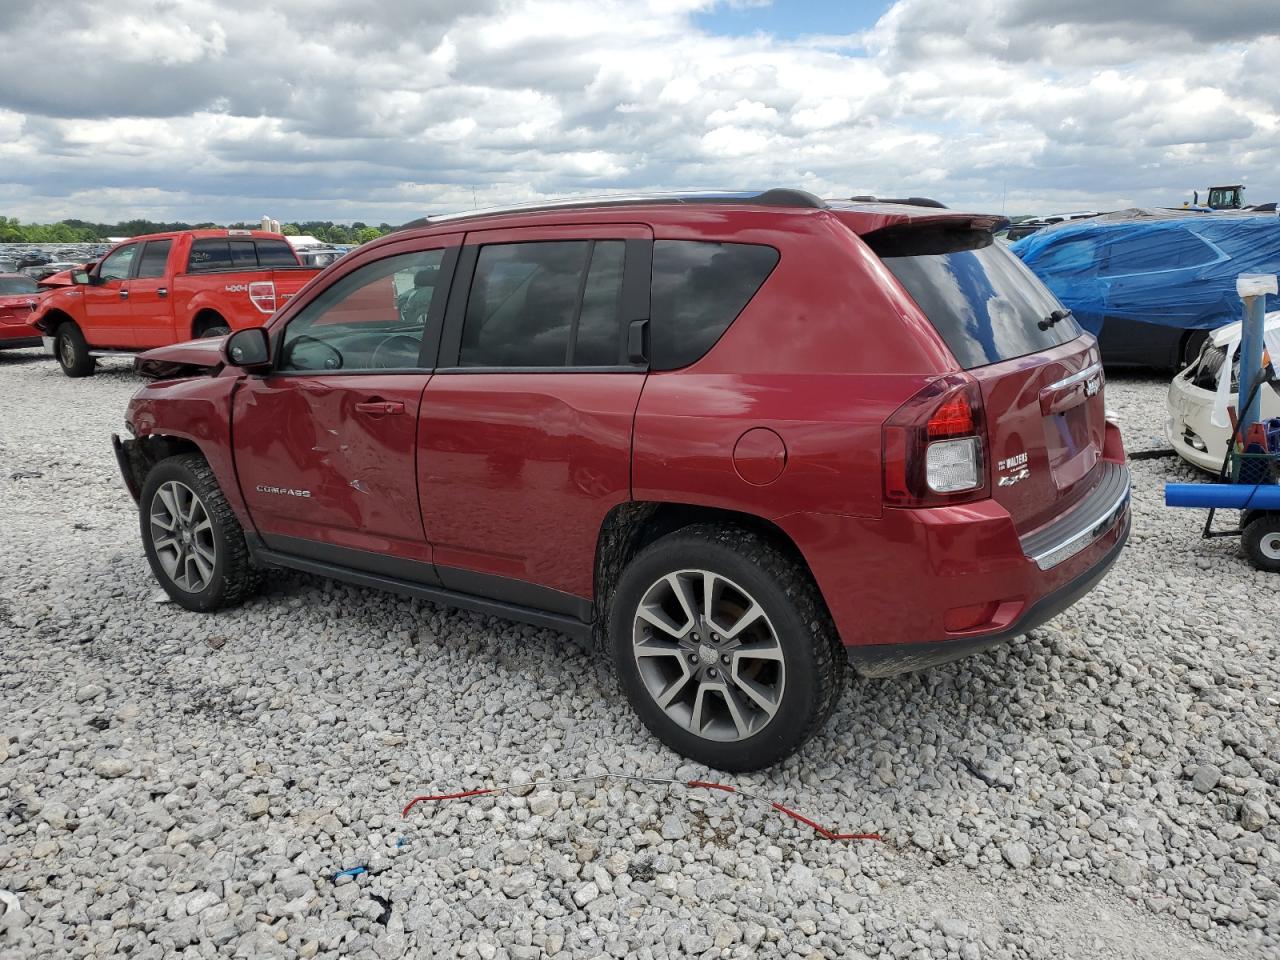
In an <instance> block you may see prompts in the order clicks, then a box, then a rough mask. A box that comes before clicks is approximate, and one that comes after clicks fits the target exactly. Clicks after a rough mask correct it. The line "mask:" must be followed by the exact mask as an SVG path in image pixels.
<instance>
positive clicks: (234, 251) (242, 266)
mask: <svg viewBox="0 0 1280 960" xmlns="http://www.w3.org/2000/svg"><path fill="white" fill-rule="evenodd" d="M230 246H231V266H232V267H234V268H235V269H237V270H257V269H258V253H257V251H256V250H254V248H253V241H252V240H232V241H231V242H230Z"/></svg>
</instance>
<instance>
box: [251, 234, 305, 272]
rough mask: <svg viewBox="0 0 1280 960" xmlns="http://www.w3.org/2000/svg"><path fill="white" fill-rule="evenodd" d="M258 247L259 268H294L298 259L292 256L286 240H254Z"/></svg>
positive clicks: (291, 249)
mask: <svg viewBox="0 0 1280 960" xmlns="http://www.w3.org/2000/svg"><path fill="white" fill-rule="evenodd" d="M254 243H256V244H257V245H258V266H260V267H296V266H297V265H298V258H297V257H295V256H294V255H293V247H291V246H289V241H288V240H255V241H254Z"/></svg>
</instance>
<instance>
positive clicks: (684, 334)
mask: <svg viewBox="0 0 1280 960" xmlns="http://www.w3.org/2000/svg"><path fill="white" fill-rule="evenodd" d="M777 263H778V251H777V250H775V249H774V248H773V247H766V246H762V245H759V244H750V243H708V242H704V241H701V240H656V241H654V244H653V295H652V301H651V302H652V309H651V313H650V324H651V326H652V330H651V342H652V348H651V349H652V352H653V359H652V364H651V366H652V368H653V369H654V370H674V369H676V368H678V367H685V366H688V365H689V364H691V363H693V362H694V361H695V360H699V359H701V358H702V356H703V355H704V354H706V352H707V351H708V350H710V349H711V348H712V347H713V346H714V345H715V343H716V341H717V340H719V339H720V337H721V336H722V335H723V334H724V332H725V331H726V330H728V329H729V325H730V324H731V323H733V321H734V320H735V319H737V317H738V314H740V313H741V312H742V310H743V308H744V307H746V305H747V304H748V303H749V302H750V301H751V298H752V297H754V296H755V294H756V291H757V290H759V289H760V287H761V286H762V285H763V284H764V282H765V280H766V279H768V277H769V274H770V273H772V272H773V268H774V267H775V266H777Z"/></svg>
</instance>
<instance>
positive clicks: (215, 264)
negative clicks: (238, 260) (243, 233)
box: [187, 240, 231, 273]
mask: <svg viewBox="0 0 1280 960" xmlns="http://www.w3.org/2000/svg"><path fill="white" fill-rule="evenodd" d="M230 269H231V244H229V243H228V242H227V241H226V240H197V241H196V242H195V243H193V244H191V256H190V258H189V259H188V260H187V272H188V273H201V272H203V271H206V270H230Z"/></svg>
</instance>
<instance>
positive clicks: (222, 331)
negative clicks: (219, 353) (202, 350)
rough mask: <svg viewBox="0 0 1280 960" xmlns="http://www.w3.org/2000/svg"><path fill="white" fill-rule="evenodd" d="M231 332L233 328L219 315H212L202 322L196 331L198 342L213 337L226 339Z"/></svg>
mask: <svg viewBox="0 0 1280 960" xmlns="http://www.w3.org/2000/svg"><path fill="white" fill-rule="evenodd" d="M230 332H231V326H230V324H228V323H227V321H225V320H223V319H222V318H221V317H220V316H218V315H217V314H211V315H210V316H207V317H205V318H204V320H202V321H201V322H200V326H199V327H198V328H197V329H196V339H197V340H208V339H212V338H213V337H225V336H226V335H227V334H229V333H230Z"/></svg>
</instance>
